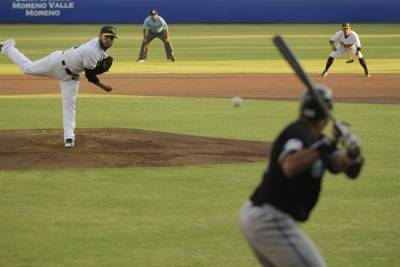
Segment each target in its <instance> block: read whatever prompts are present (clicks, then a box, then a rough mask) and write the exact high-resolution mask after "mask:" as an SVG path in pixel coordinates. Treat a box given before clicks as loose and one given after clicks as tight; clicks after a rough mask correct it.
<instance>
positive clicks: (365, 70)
mask: <svg viewBox="0 0 400 267" xmlns="http://www.w3.org/2000/svg"><path fill="white" fill-rule="evenodd" d="M358 61H359V62H360V65H361V66H362V67H363V69H364V73H365V74H368V67H367V62H365V59H364V58H363V57H362V58H359V59H358Z"/></svg>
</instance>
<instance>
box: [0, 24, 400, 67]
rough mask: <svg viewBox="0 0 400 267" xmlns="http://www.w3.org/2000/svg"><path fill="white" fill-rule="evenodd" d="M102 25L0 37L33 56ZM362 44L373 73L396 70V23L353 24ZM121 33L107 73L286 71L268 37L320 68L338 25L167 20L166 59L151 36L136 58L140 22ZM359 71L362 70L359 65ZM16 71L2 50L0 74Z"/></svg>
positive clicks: (41, 28)
mask: <svg viewBox="0 0 400 267" xmlns="http://www.w3.org/2000/svg"><path fill="white" fill-rule="evenodd" d="M99 28H100V25H75V26H74V25H0V39H7V38H14V39H15V40H16V41H17V46H18V47H19V48H20V49H21V50H22V51H23V52H24V53H26V54H27V55H28V56H29V57H30V58H31V59H33V60H35V59H39V58H41V57H43V56H45V55H47V54H49V53H50V52H52V51H54V50H65V49H68V48H70V47H71V46H73V45H76V44H79V43H81V42H84V41H86V40H88V39H89V38H91V37H94V36H96V34H97V32H98V30H99ZM353 28H354V30H355V31H356V32H357V33H359V35H360V38H361V42H362V44H363V54H364V55H365V58H366V59H367V62H368V65H369V68H370V71H371V73H399V72H400V67H399V66H400V54H399V53H398V51H399V50H400V25H399V24H354V25H353ZM117 29H118V33H119V35H120V38H119V39H118V40H116V42H115V45H114V47H113V48H112V50H111V52H110V54H111V55H113V56H114V57H115V65H114V66H113V68H112V70H111V73H238V72H240V73H249V72H251V73H254V72H258V73H260V72H262V73H263V72H272V73H288V72H291V69H290V68H289V67H288V66H287V64H286V63H285V62H284V61H283V60H281V58H280V56H279V54H278V53H277V50H276V48H275V47H274V46H273V44H272V41H271V38H272V36H273V35H275V34H277V33H281V34H283V35H284V36H285V37H286V38H287V39H288V41H289V43H290V45H291V46H292V47H293V48H294V49H295V51H296V53H297V54H298V55H299V57H300V59H301V60H302V63H303V65H304V66H305V68H306V70H307V71H309V72H313V73H320V72H321V70H322V69H323V67H324V66H325V62H326V59H327V58H328V56H329V53H330V50H329V45H328V40H329V38H330V37H331V36H332V35H333V34H334V33H335V32H336V31H338V30H339V25H331V24H329V25H325V24H319V25H310V24H308V25H307V24H306V25H293V24H291V25H287V24H272V25H271V24H268V25H170V29H171V35H172V37H171V39H172V43H173V46H174V47H175V52H176V57H177V62H176V63H173V64H172V63H170V62H167V61H166V60H165V54H164V48H163V46H162V44H161V42H160V41H158V40H154V42H153V43H152V44H151V46H150V50H149V51H150V52H149V60H148V61H147V62H146V63H145V64H139V63H136V62H135V60H136V58H137V55H138V52H139V47H140V43H141V38H142V37H141V26H140V25H117ZM346 59H347V58H346V57H344V58H343V59H340V60H337V62H335V64H334V66H333V67H332V72H336V73H359V72H360V71H361V67H360V66H359V65H358V64H357V63H356V64H345V63H344V61H345V60H346ZM361 72H362V71H361ZM12 73H19V70H18V69H17V68H16V67H15V66H14V65H12V64H10V61H9V60H8V59H7V58H5V57H4V56H0V74H12Z"/></svg>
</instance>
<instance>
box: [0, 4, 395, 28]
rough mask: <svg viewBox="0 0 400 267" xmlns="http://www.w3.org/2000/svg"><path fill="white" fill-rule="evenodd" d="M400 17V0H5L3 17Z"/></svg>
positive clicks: (46, 20)
mask: <svg viewBox="0 0 400 267" xmlns="http://www.w3.org/2000/svg"><path fill="white" fill-rule="evenodd" d="M152 8H157V9H158V10H159V11H160V15H161V16H163V17H164V18H165V19H166V20H167V21H168V22H169V23H338V22H343V21H349V22H374V23H396V22H400V16H399V14H398V13H399V10H400V1H399V0H334V1H323V0H230V1H229V0H0V23H142V22H143V20H144V19H145V17H146V16H147V15H148V14H149V11H150V10H151V9H152Z"/></svg>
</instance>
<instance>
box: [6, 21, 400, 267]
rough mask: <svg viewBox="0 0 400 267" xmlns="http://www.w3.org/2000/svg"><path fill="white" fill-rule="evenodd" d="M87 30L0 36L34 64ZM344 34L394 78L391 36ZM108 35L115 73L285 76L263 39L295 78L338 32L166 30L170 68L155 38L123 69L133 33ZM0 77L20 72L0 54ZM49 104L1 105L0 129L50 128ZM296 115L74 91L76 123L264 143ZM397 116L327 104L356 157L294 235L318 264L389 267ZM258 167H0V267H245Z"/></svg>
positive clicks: (390, 108)
mask: <svg viewBox="0 0 400 267" xmlns="http://www.w3.org/2000/svg"><path fill="white" fill-rule="evenodd" d="M98 28H99V27H98V26H97V25H87V26H72V25H53V26H46V25H35V26H31V25H17V26H13V25H0V39H5V38H9V37H14V38H15V39H16V40H17V43H18V45H19V47H20V48H21V50H23V51H25V52H26V53H27V55H29V56H30V57H32V59H37V58H39V57H41V56H44V55H46V54H47V53H48V52H50V51H53V50H55V49H65V48H68V47H70V46H71V45H72V44H75V43H77V42H81V41H84V40H86V39H87V38H88V37H89V36H93V32H97V30H98ZM354 28H355V30H356V31H357V32H359V34H360V36H361V41H362V42H363V43H364V45H365V50H364V52H365V53H364V54H365V56H366V57H367V59H368V62H371V72H372V73H374V72H382V73H393V72H398V66H399V62H400V55H399V54H398V53H397V50H398V48H399V46H400V35H399V28H400V26H399V25H354ZM118 29H119V32H120V35H121V38H120V39H119V40H118V41H117V43H116V44H115V47H114V49H113V52H112V54H113V55H115V57H116V65H115V71H114V69H113V72H114V73H128V72H129V73H143V72H147V73H159V72H194V73H205V72H210V73H213V72H289V71H290V70H289V68H288V67H287V66H286V65H285V63H283V61H281V60H279V57H278V54H277V52H276V51H275V48H273V47H272V44H271V42H270V38H269V37H270V36H272V35H273V34H274V33H276V32H282V33H284V34H285V35H287V36H288V39H289V40H290V43H292V44H293V47H294V48H295V49H296V52H297V51H298V54H299V55H300V58H301V59H304V65H305V66H306V68H307V69H308V70H310V71H315V72H319V68H320V66H319V64H320V62H321V64H324V61H325V58H326V57H327V55H328V52H329V50H328V47H327V45H326V40H327V39H328V38H329V36H330V35H331V34H332V33H333V32H334V31H335V30H337V25H244V26H238V27H234V26H233V25H229V26H220V25H219V26H210V25H198V26H194V25H192V26H183V25H172V26H171V29H172V31H173V38H172V41H173V44H174V46H175V47H176V53H177V58H178V60H179V62H177V64H174V65H173V68H171V63H168V62H166V61H165V60H164V54H163V53H164V51H163V48H162V46H161V43H160V42H155V43H153V44H152V46H151V48H150V56H151V58H150V60H149V62H146V64H145V65H139V64H137V63H135V62H133V61H134V60H135V58H136V56H137V52H138V51H137V50H138V46H139V43H140V29H139V26H137V25H133V26H128V25H121V26H119V27H118ZM304 36H307V38H305V39H304V38H303V37H304ZM373 36H378V37H379V38H378V39H375V38H374V37H373ZM3 37H4V38H3ZM314 37H315V38H314ZM314 46H315V48H316V50H315V52H313V51H310V47H314ZM274 62H275V63H276V65H275V64H274ZM386 62H388V64H386ZM269 63H271V64H269ZM384 63H385V64H384ZM126 67H129V68H128V69H125V68H126ZM353 67H354V69H353ZM353 67H348V66H347V65H345V64H344V61H340V62H337V63H336V65H334V68H335V71H337V72H347V71H349V72H353V71H359V70H358V68H357V66H356V65H354V66H353ZM396 68H397V69H396ZM5 73H19V71H18V70H17V69H16V68H15V66H13V65H12V64H10V62H9V61H8V60H7V59H6V58H5V57H4V56H2V55H0V74H5ZM1 86H2V85H1V84H0V90H1ZM56 91H57V92H58V90H56ZM60 102H61V100H60V98H59V96H58V95H46V96H18V97H10V96H7V97H0V129H32V128H61V108H60V105H61V104H60ZM297 105H298V104H297V103H295V102H287V101H267V100H246V99H245V100H244V103H243V106H242V107H241V108H239V109H234V108H232V106H231V103H230V100H229V99H210V98H207V99H206V98H182V97H181V98H177V97H135V96H92V95H80V97H79V100H78V127H79V128H91V127H99V128H100V127H124V128H139V129H147V130H158V131H165V132H176V133H185V134H193V135H202V136H212V137H225V138H235V139H247V140H262V141H271V140H273V138H274V137H275V136H276V135H277V134H278V132H279V131H280V130H281V128H282V127H283V126H284V125H285V124H287V122H289V121H291V120H293V119H294V118H295V116H296V112H297ZM398 114H400V106H399V105H383V104H336V106H335V115H336V116H337V117H339V118H341V119H344V120H347V121H350V122H351V123H352V126H353V129H354V131H355V132H357V133H358V134H359V136H360V138H361V139H362V141H363V146H364V152H365V157H366V159H367V161H366V166H365V169H364V170H363V175H362V177H361V178H360V179H359V180H357V181H349V180H347V179H346V178H345V177H344V176H342V175H338V176H332V175H328V176H326V179H325V181H324V186H323V187H324V189H323V192H322V196H321V200H320V202H319V204H318V206H317V208H316V209H315V211H314V213H313V215H312V217H311V220H310V221H309V222H307V223H306V224H304V225H303V226H302V227H303V228H304V230H305V231H306V233H307V234H308V235H309V236H310V237H311V238H312V239H313V240H314V242H315V243H316V244H317V246H318V247H319V248H320V250H321V253H322V254H323V256H324V257H325V258H326V261H327V263H328V265H329V266H333V267H343V266H363V267H364V266H366V267H375V266H385V267H386V266H388V267H395V266H398V263H399V261H400V230H399V229H398V225H399V224H400V214H399V212H398V207H399V206H400V194H399V192H400V182H399V180H398V177H399V176H400V171H399V163H398V159H399V158H400V152H399V150H398V147H399V146H400V141H399V140H398V136H399V135H400V127H399V125H400V118H399V116H398ZM249 118H251V119H249ZM265 165H266V164H265V163H252V164H223V165H206V166H186V167H168V168H167V167H160V168H125V169H117V168H114V169H84V170H70V171H68V170H35V171H0V236H1V238H0V266H62V267H65V266H96V267H97V266H104V267H105V266H107V267H108V266H146V267H147V266H171V267H175V266H176V267H196V266H215V267H221V266H243V267H247V266H258V264H257V262H256V260H255V258H254V257H253V255H252V253H251V251H250V250H249V249H248V247H247V244H246V242H245V241H244V239H243V238H242V236H241V234H240V232H239V225H238V212H239V209H240V206H241V205H242V203H243V202H244V201H245V199H246V198H247V197H248V195H249V194H250V193H251V192H252V190H253V189H254V188H255V186H256V185H257V183H258V182H259V181H260V177H261V174H262V172H263V170H264V168H265Z"/></svg>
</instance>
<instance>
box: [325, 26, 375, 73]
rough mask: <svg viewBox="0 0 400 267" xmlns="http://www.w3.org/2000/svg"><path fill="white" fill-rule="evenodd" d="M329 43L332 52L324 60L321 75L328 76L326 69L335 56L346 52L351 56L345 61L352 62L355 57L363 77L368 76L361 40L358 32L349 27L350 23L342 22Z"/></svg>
mask: <svg viewBox="0 0 400 267" xmlns="http://www.w3.org/2000/svg"><path fill="white" fill-rule="evenodd" d="M329 44H330V45H331V49H332V53H331V54H330V55H329V58H328V60H327V62H326V66H325V70H324V71H323V72H322V74H321V76H322V77H326V76H328V70H329V68H330V66H331V65H332V63H333V61H334V60H335V58H338V57H340V56H341V55H343V54H345V53H347V54H350V56H351V58H350V59H349V60H347V61H346V63H353V61H354V58H355V57H357V58H358V61H359V62H360V65H361V66H362V67H363V69H364V75H365V77H367V78H368V77H370V74H369V72H368V67H367V63H366V62H365V59H364V57H363V54H362V53H361V42H360V38H359V37H358V34H357V33H356V32H355V31H352V30H351V28H350V23H348V22H346V23H343V24H342V30H341V31H338V32H337V33H335V34H334V35H333V36H332V37H331V39H330V40H329Z"/></svg>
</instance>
